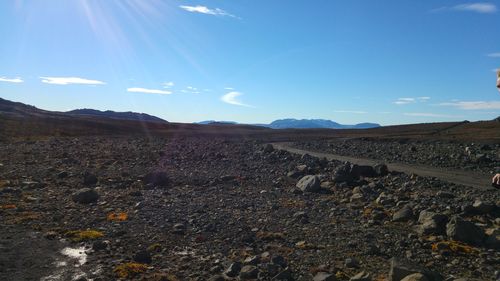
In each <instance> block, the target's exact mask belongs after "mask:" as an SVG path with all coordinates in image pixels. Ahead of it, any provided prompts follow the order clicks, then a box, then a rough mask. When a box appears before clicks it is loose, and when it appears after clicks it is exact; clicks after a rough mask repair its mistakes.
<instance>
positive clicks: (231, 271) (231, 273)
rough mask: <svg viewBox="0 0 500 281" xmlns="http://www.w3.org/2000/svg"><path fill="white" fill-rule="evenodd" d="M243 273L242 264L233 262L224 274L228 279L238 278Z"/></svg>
mask: <svg viewBox="0 0 500 281" xmlns="http://www.w3.org/2000/svg"><path fill="white" fill-rule="evenodd" d="M240 271H241V263H240V262H233V263H232V264H231V265H230V266H229V267H228V268H227V269H226V271H225V272H224V274H225V275H226V276H228V277H236V276H238V274H239V273H240Z"/></svg>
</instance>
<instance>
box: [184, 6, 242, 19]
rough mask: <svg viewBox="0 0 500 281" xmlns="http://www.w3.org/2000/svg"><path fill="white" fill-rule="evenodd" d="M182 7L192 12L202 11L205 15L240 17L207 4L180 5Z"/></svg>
mask: <svg viewBox="0 0 500 281" xmlns="http://www.w3.org/2000/svg"><path fill="white" fill-rule="evenodd" d="M179 7H180V8H181V9H184V10H186V11H188V12H191V13H200V14H205V15H212V16H227V17H232V18H238V17H237V16H235V15H232V14H230V13H228V12H226V11H224V10H222V9H219V8H215V9H210V8H208V7H206V6H200V5H198V6H186V5H181V6H179Z"/></svg>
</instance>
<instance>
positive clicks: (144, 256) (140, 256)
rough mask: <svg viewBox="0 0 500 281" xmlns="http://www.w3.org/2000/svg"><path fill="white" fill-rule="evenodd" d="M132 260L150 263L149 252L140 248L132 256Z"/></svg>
mask: <svg viewBox="0 0 500 281" xmlns="http://www.w3.org/2000/svg"><path fill="white" fill-rule="evenodd" d="M133 260H134V261H136V262H138V263H145V264H150V263H151V262H152V259H151V254H149V252H148V251H147V250H142V251H139V252H137V253H135V255H134V256H133Z"/></svg>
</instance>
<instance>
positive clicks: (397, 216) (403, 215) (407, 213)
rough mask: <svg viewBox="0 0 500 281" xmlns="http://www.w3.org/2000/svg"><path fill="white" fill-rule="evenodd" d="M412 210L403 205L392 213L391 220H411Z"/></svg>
mask: <svg viewBox="0 0 500 281" xmlns="http://www.w3.org/2000/svg"><path fill="white" fill-rule="evenodd" d="M413 217H414V216H413V210H412V209H411V208H410V207H409V206H404V207H403V208H401V210H399V211H397V212H395V213H394V215H393V216H392V221H394V222H407V221H410V220H413Z"/></svg>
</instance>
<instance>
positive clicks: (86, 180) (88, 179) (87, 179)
mask: <svg viewBox="0 0 500 281" xmlns="http://www.w3.org/2000/svg"><path fill="white" fill-rule="evenodd" d="M96 183H97V177H96V176H95V175H94V174H91V173H89V172H85V173H83V184H84V185H94V184H96Z"/></svg>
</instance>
